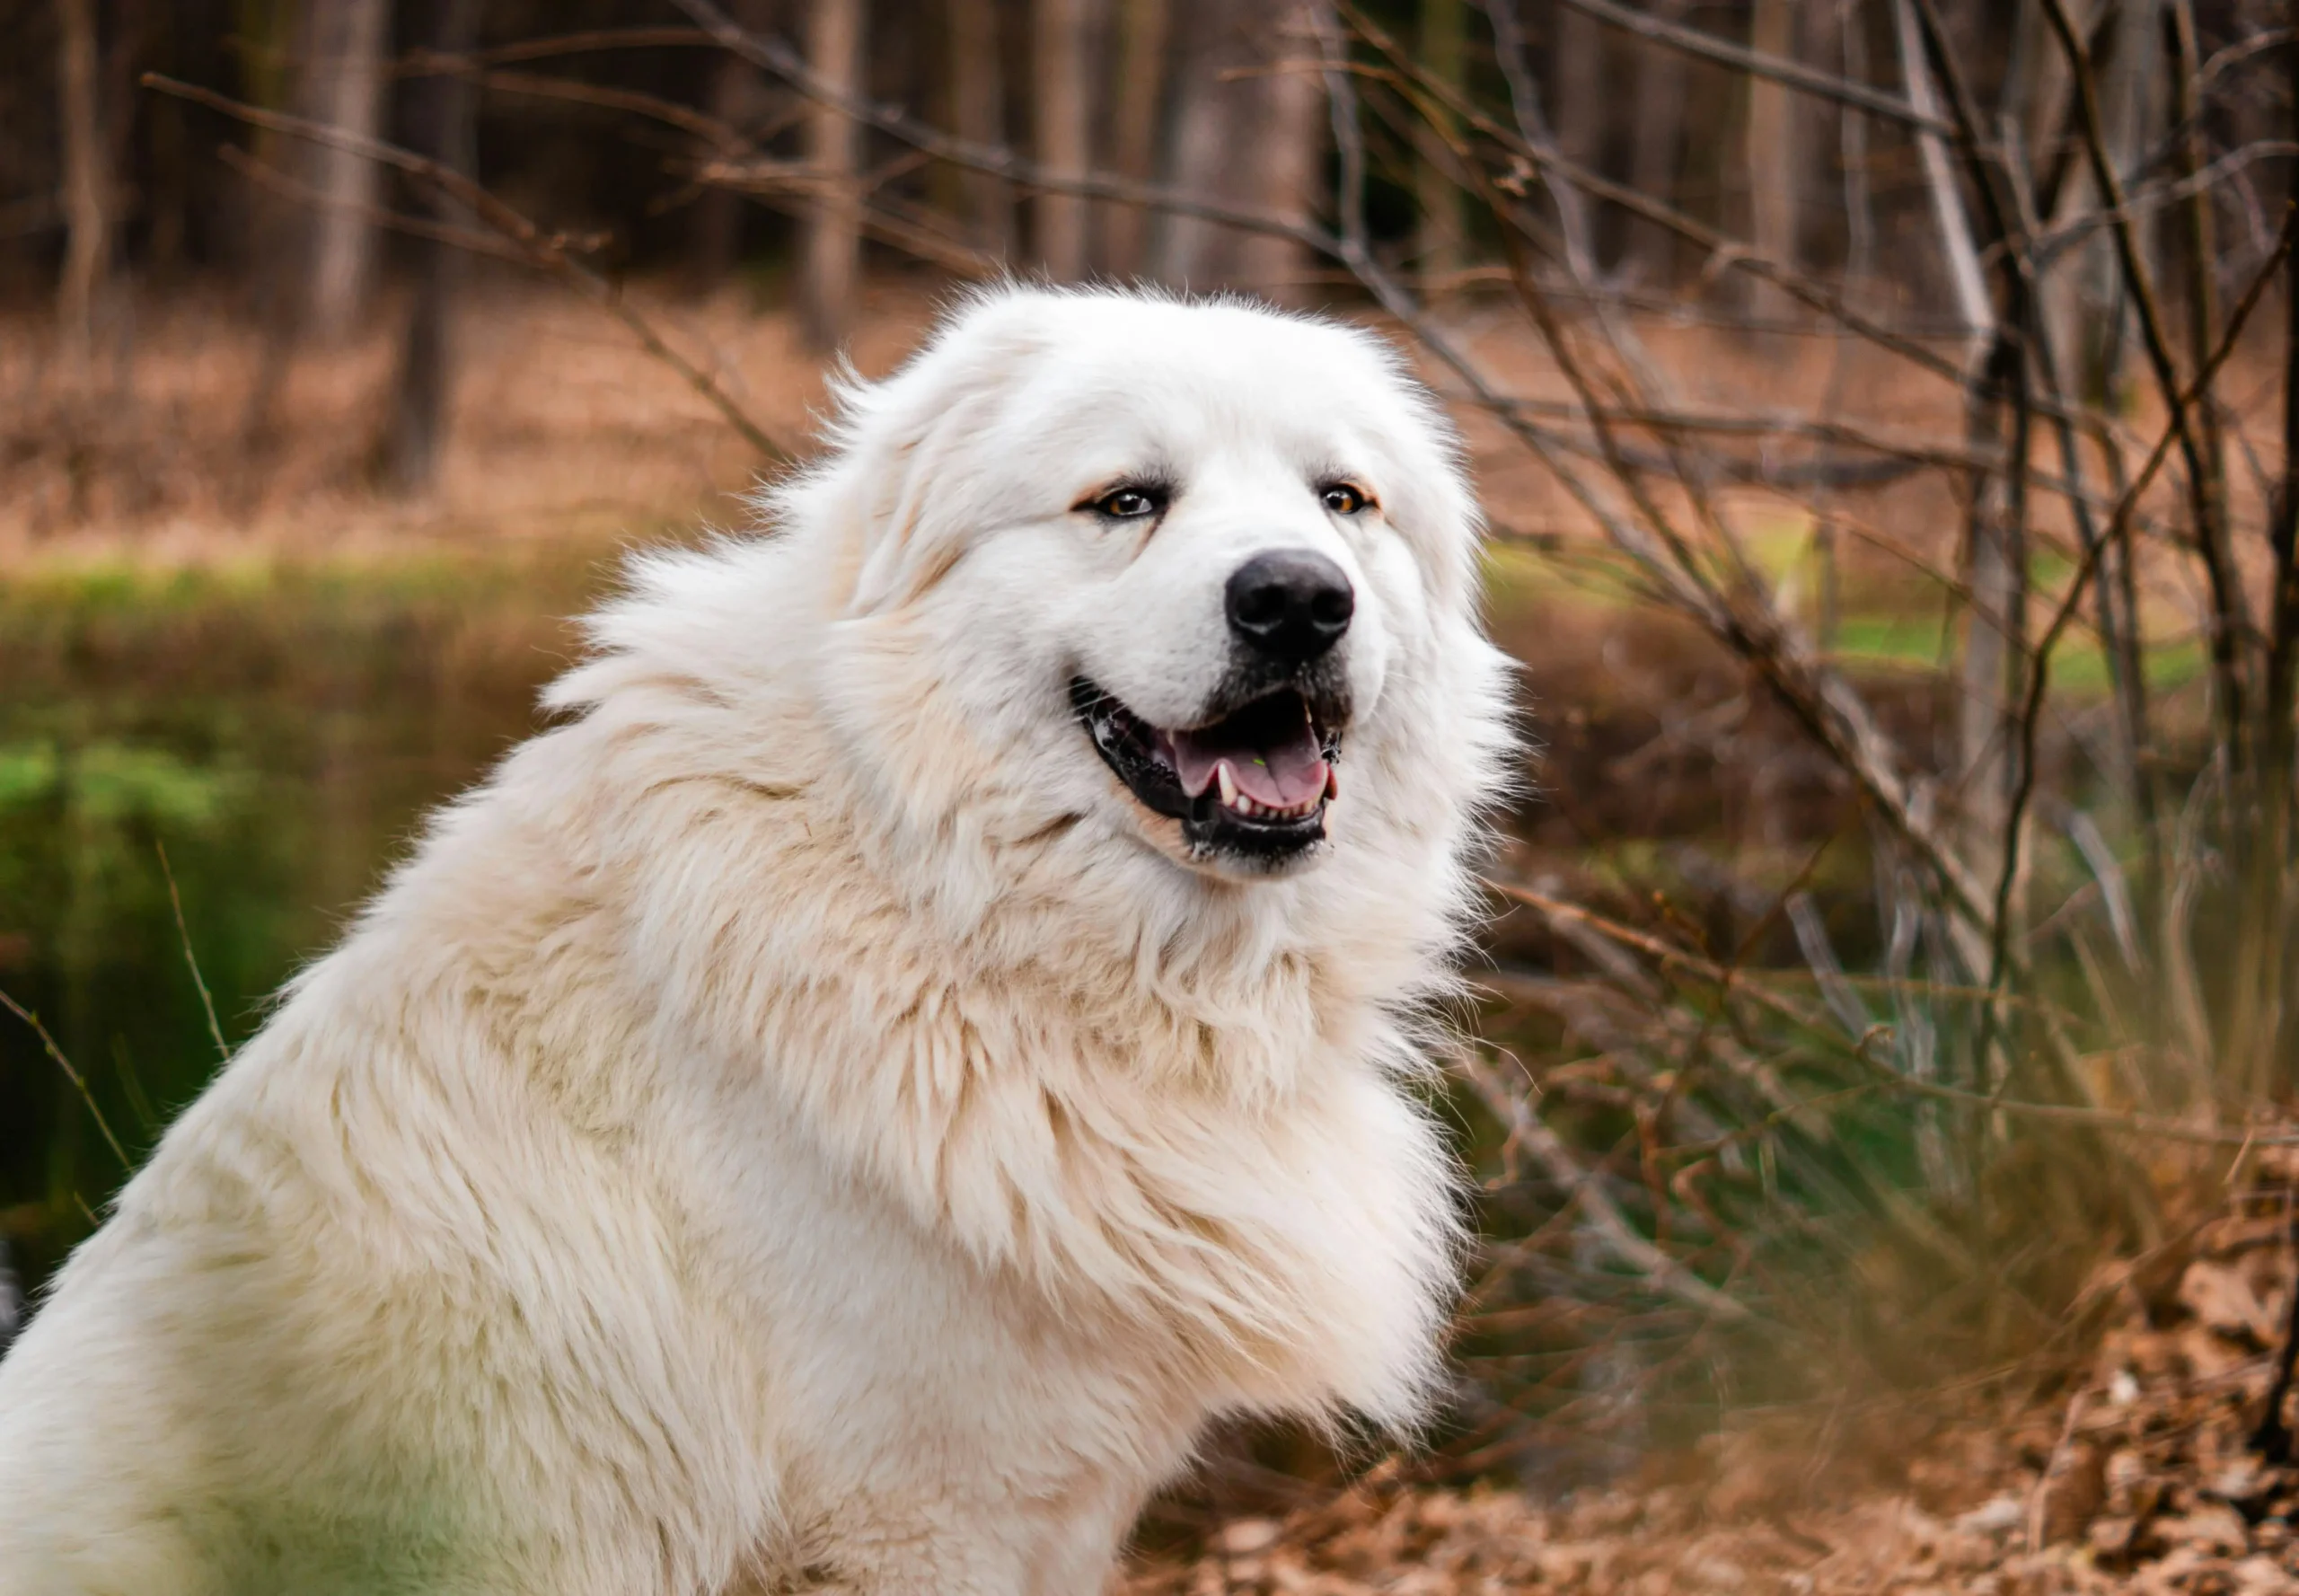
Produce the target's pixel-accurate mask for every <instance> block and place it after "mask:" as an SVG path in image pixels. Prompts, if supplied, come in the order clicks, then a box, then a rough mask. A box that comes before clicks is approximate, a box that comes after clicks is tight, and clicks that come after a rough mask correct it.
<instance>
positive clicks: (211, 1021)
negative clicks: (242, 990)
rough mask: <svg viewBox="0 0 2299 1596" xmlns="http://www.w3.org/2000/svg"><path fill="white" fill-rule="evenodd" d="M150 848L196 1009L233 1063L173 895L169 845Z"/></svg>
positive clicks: (156, 843) (176, 896)
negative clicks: (156, 860)
mask: <svg viewBox="0 0 2299 1596" xmlns="http://www.w3.org/2000/svg"><path fill="white" fill-rule="evenodd" d="M152 847H153V849H154V851H156V852H157V853H158V854H159V856H160V874H161V875H163V876H164V877H167V879H168V907H170V908H171V909H173V910H174V911H175V915H176V936H177V937H178V939H181V942H182V943H183V962H184V967H185V968H186V969H188V970H189V971H190V972H191V983H192V985H193V986H195V987H197V988H198V991H199V1007H200V1010H201V1011H202V1012H204V1013H205V1014H206V1015H207V1034H208V1036H210V1037H212V1038H213V1039H214V1040H215V1043H216V1054H217V1055H218V1056H220V1057H221V1058H222V1059H223V1061H224V1062H225V1063H227V1064H228V1063H231V1062H232V1048H231V1045H230V1044H229V1043H227V1042H225V1040H224V1027H222V1026H220V1025H218V1024H216V1000H215V998H214V997H213V996H211V995H210V994H209V992H208V991H207V977H205V976H203V975H202V974H200V973H199V956H198V954H196V953H194V952H193V951H192V950H191V928H190V927H189V926H188V925H186V924H185V923H184V919H183V895H182V894H181V893H179V892H177V891H176V873H175V870H174V869H172V867H171V866H170V865H169V863H168V845H167V844H166V843H165V842H161V841H160V840H159V839H158V838H156V837H155V838H154V839H153V841H152Z"/></svg>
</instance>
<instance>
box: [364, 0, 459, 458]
mask: <svg viewBox="0 0 2299 1596" xmlns="http://www.w3.org/2000/svg"><path fill="white" fill-rule="evenodd" d="M436 5H437V10H436V13H435V21H434V24H433V29H432V36H431V46H432V48H434V49H436V50H438V51H440V52H442V53H443V54H447V55H462V54H464V53H465V52H467V51H468V50H469V49H470V48H471V45H472V42H473V41H474V40H476V38H477V37H478V32H479V7H480V0H436ZM475 101H476V96H475V94H474V93H473V90H472V85H471V80H470V79H468V78H464V77H459V76H456V75H453V74H442V75H438V76H436V77H426V78H420V79H418V80H417V82H416V84H415V92H414V93H413V95H412V105H411V108H410V109H411V110H412V118H411V119H412V122H413V133H414V140H415V143H416V145H417V147H418V150H420V151H421V152H422V153H423V154H427V155H429V156H430V157H431V158H432V159H433V160H435V161H437V162H439V163H441V164H443V165H445V166H446V167H448V168H450V169H451V170H453V171H455V172H464V173H467V174H469V173H475V172H477V169H478V165H479V162H478V149H477V147H476V146H477V139H476V134H477V127H476V117H475V111H476V109H477V108H476V103H475ZM428 200H429V208H430V211H431V214H432V216H434V217H436V219H438V220H439V221H441V222H443V223H449V224H453V223H457V222H461V221H462V220H463V219H464V218H463V216H462V207H460V206H457V205H455V204H454V203H453V202H452V201H450V200H449V199H447V198H446V197H445V195H442V194H439V193H437V192H436V191H435V192H433V193H431V194H430V195H429V196H428ZM461 284H462V252H461V251H458V250H457V249H456V248H455V246H454V245H453V244H450V243H445V242H436V241H431V240H426V241H425V242H423V243H422V245H421V246H420V250H419V251H418V257H417V267H416V275H415V303H414V305H413V306H412V308H411V310H410V313H409V316H408V321H407V332H406V336H405V338H404V339H402V341H401V345H400V357H399V369H398V373H397V375H396V377H395V379H394V381H393V383H392V416H391V425H390V428H389V430H388V431H387V433H386V434H385V436H384V440H383V482H384V485H385V486H386V487H387V488H388V489H390V490H391V491H392V492H393V493H396V494H399V495H401V496H402V497H408V498H412V497H415V496H418V495H421V494H425V493H428V492H429V491H431V489H433V488H434V487H435V486H436V484H437V481H438V477H439V459H440V456H441V455H442V454H444V453H445V448H446V439H447V427H448V422H449V419H450V416H451V413H452V411H451V406H452V403H453V400H454V375H455V372H454V366H455V362H454V310H455V297H456V291H457V289H458V288H459V287H461Z"/></svg>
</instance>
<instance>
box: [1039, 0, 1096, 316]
mask: <svg viewBox="0 0 2299 1596" xmlns="http://www.w3.org/2000/svg"><path fill="white" fill-rule="evenodd" d="M1086 4H1087V0H1031V4H1030V66H1031V70H1032V73H1033V75H1035V78H1036V79H1037V82H1036V84H1035V90H1036V92H1035V93H1034V94H1033V95H1032V96H1031V107H1032V112H1031V114H1032V127H1031V137H1032V139H1033V141H1034V142H1035V145H1036V146H1037V157H1038V161H1039V163H1040V164H1042V165H1044V167H1045V169H1046V170H1047V171H1048V172H1053V173H1054V174H1056V175H1057V176H1061V177H1067V178H1080V177H1083V176H1085V175H1086V172H1087V171H1088V169H1089V168H1090V167H1091V166H1092V164H1093V142H1092V140H1093V124H1092V122H1091V120H1090V119H1089V116H1088V110H1087V104H1086V85H1087V83H1088V80H1089V78H1090V75H1091V72H1092V66H1091V55H1090V51H1091V47H1092V38H1091V34H1090V30H1089V28H1088V21H1089V19H1088V16H1087V11H1086ZM1031 219H1032V222H1033V224H1034V228H1033V231H1034V233H1035V237H1034V238H1033V240H1032V242H1033V243H1034V244H1035V248H1036V254H1037V258H1038V260H1039V261H1040V262H1041V263H1042V264H1043V265H1044V267H1045V270H1046V275H1047V276H1048V277H1050V278H1053V279H1054V280H1055V281H1056V282H1075V281H1077V280H1078V279H1079V278H1082V277H1084V276H1085V275H1086V225H1087V207H1086V201H1085V200H1084V199H1083V198H1079V196H1078V195H1075V194H1041V195H1040V196H1038V198H1037V201H1036V203H1035V206H1034V207H1033V215H1032V218H1031Z"/></svg>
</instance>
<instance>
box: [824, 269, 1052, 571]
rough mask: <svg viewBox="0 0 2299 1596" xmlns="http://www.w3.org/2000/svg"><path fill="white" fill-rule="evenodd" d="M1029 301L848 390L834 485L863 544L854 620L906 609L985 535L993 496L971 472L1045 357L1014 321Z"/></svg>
mask: <svg viewBox="0 0 2299 1596" xmlns="http://www.w3.org/2000/svg"><path fill="white" fill-rule="evenodd" d="M1026 297H1027V296H1026V295H1011V296H1009V297H1003V298H999V299H992V300H989V301H986V302H980V303H977V304H975V305H973V307H972V308H971V309H970V310H969V311H968V312H966V313H963V314H961V315H960V316H959V317H958V318H957V319H956V322H953V323H952V324H951V325H950V326H949V327H948V328H947V330H946V331H944V332H943V333H942V334H941V335H940V336H939V337H938V338H936V339H934V340H933V342H932V343H930V344H929V345H928V347H927V348H926V349H925V350H924V351H923V352H922V353H921V354H920V355H919V356H918V357H916V358H915V359H913V360H912V362H911V363H910V364H909V365H908V366H904V367H903V369H902V370H901V371H899V372H897V373H896V374H894V375H893V376H891V377H889V378H887V379H886V380H885V382H883V383H878V384H871V385H868V386H863V385H861V384H853V385H850V386H849V388H848V389H847V391H846V392H845V393H844V395H843V396H842V397H843V399H844V403H843V405H842V407H841V411H842V413H841V420H840V431H841V437H842V441H843V443H844V445H845V447H844V449H843V450H842V451H841V458H840V460H839V461H838V463H837V464H836V465H835V466H834V467H832V474H833V475H834V476H835V477H836V478H838V479H840V480H841V485H842V487H843V488H844V489H845V490H844V492H842V493H841V494H839V495H838V496H837V497H838V498H840V499H841V500H842V502H841V505H840V507H839V508H840V511H841V516H840V518H841V520H843V521H845V522H846V523H847V525H848V526H849V527H850V531H851V533H852V535H853V536H854V537H855V539H856V547H855V549H854V555H855V566H854V571H855V576H854V586H853V590H852V594H851V595H850V599H849V604H848V608H849V613H852V614H856V615H863V614H873V613H882V612H885V611H887V610H891V609H897V608H900V607H901V606H902V605H903V604H908V603H910V602H912V600H914V599H916V598H917V597H918V596H919V595H921V594H923V593H924V592H926V591H927V589H929V588H930V587H931V586H933V585H934V584H935V583H936V582H937V581H938V580H940V578H942V576H943V575H944V573H946V572H947V571H948V570H949V569H950V568H951V567H952V566H953V565H955V564H956V563H957V561H958V559H959V557H960V556H961V555H963V554H964V553H965V551H966V547H967V544H968V543H969V542H970V541H971V540H972V539H973V537H975V536H976V535H978V534H979V533H980V532H981V531H982V528H983V526H984V525H985V524H986V517H987V516H988V515H989V513H990V511H991V505H990V504H989V503H988V502H986V501H985V500H984V499H983V498H982V497H980V496H981V495H982V493H984V492H985V491H986V490H987V485H986V484H984V483H982V481H981V477H982V473H981V472H979V471H978V470H973V469H968V467H969V465H970V464H972V463H974V461H973V456H974V455H975V454H977V452H978V451H979V449H980V448H981V446H982V437H983V436H984V435H985V434H987V433H988V432H989V431H990V430H991V425H992V423H993V422H994V420H995V418H996V416H997V413H998V410H999V409H1000V405H1001V404H1002V402H1003V401H1004V399H1005V397H1006V395H1007V394H1008V393H1009V392H1011V390H1012V386H1013V384H1014V383H1015V381H1016V380H1017V377H1018V375H1020V373H1021V372H1022V370H1023V369H1024V367H1025V366H1026V365H1027V363H1028V362H1029V361H1030V360H1032V359H1034V358H1035V357H1037V355H1038V354H1040V353H1041V344H1040V340H1039V339H1038V338H1037V337H1036V336H1035V333H1034V332H1033V331H1032V330H1031V329H1030V328H1029V327H1028V326H1027V325H1026V318H1024V317H1022V316H1019V315H1017V310H1018V309H1019V306H1018V305H1017V303H1016V302H1017V300H1020V299H1025V298H1026Z"/></svg>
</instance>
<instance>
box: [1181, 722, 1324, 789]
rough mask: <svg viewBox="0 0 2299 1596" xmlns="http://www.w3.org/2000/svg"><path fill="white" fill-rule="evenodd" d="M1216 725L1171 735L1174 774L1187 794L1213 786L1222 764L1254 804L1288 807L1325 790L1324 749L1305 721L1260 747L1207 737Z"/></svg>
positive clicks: (1231, 778)
mask: <svg viewBox="0 0 2299 1596" xmlns="http://www.w3.org/2000/svg"><path fill="white" fill-rule="evenodd" d="M1216 729H1217V728H1214V727H1208V728H1207V729H1206V730H1205V731H1203V732H1187V731H1177V732H1176V733H1174V734H1173V745H1174V773H1175V774H1176V775H1177V776H1179V777H1180V778H1181V779H1182V790H1183V791H1184V792H1186V793H1187V794H1189V795H1190V797H1192V798H1195V797H1197V796H1198V794H1200V793H1202V792H1203V791H1204V790H1205V789H1207V788H1209V787H1211V786H1213V785H1214V783H1215V781H1216V780H1217V777H1216V774H1215V772H1216V768H1217V767H1218V766H1220V765H1221V764H1223V763H1227V764H1228V765H1229V776H1230V780H1234V781H1235V782H1237V784H1238V791H1239V792H1242V793H1244V794H1245V795H1246V797H1247V798H1251V799H1253V800H1254V802H1255V803H1257V804H1271V805H1274V806H1275V807H1278V808H1281V809H1290V808H1293V807H1297V806H1298V805H1301V804H1306V803H1308V801H1309V800H1310V799H1311V798H1316V797H1317V796H1318V795H1319V794H1321V793H1322V792H1324V791H1325V789H1326V755H1325V750H1324V749H1322V748H1320V747H1318V746H1317V734H1316V733H1314V732H1312V731H1311V730H1310V729H1309V726H1308V721H1306V720H1304V721H1303V722H1302V723H1301V727H1300V729H1299V731H1296V732H1294V733H1292V734H1291V735H1290V736H1287V737H1285V738H1284V739H1283V740H1282V741H1280V742H1278V743H1276V744H1273V745H1268V746H1261V747H1255V746H1250V745H1242V744H1224V743H1222V742H1221V741H1220V740H1218V739H1217V738H1215V737H1213V736H1210V735H1209V734H1210V733H1211V732H1213V731H1214V730H1216Z"/></svg>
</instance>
